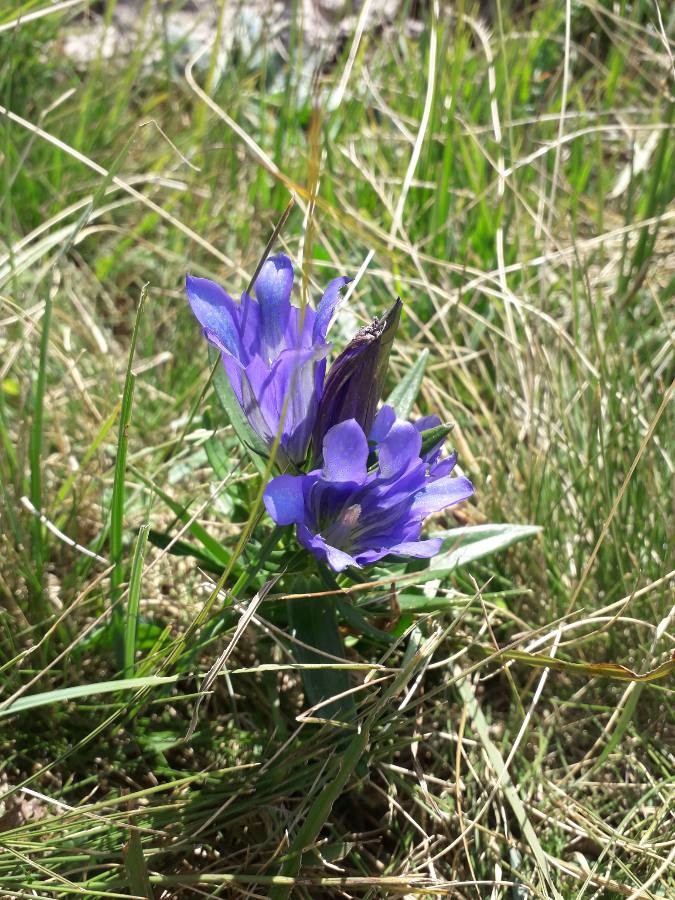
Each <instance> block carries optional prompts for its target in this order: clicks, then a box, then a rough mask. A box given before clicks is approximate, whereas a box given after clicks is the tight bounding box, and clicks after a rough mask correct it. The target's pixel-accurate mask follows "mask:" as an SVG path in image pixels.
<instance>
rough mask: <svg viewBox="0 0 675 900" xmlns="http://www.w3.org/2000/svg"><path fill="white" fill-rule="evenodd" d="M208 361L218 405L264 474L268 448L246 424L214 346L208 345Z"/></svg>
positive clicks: (254, 462) (255, 464)
mask: <svg viewBox="0 0 675 900" xmlns="http://www.w3.org/2000/svg"><path fill="white" fill-rule="evenodd" d="M209 362H210V363H211V365H212V366H214V368H215V371H214V375H213V386H214V388H215V391H216V396H217V397H218V400H219V401H220V405H221V406H222V407H223V409H224V410H225V413H226V414H227V417H228V419H229V420H230V425H231V426H232V428H234V431H235V433H236V435H237V437H238V438H239V440H240V441H241V443H242V444H243V446H244V447H245V448H246V449H247V450H248V454H249V456H250V458H251V462H252V463H253V465H254V466H255V467H256V469H257V470H258V471H259V472H260V474H261V475H263V476H264V475H265V469H266V463H265V460H266V459H267V457H268V455H269V453H268V449H267V447H266V446H265V444H264V443H263V441H262V440H261V438H260V437H258V435H257V434H256V433H255V431H253V429H252V428H251V426H250V425H249V424H248V420H247V419H246V416H245V415H244V413H243V410H242V408H241V406H240V405H239V401H238V400H237V398H236V396H235V393H234V391H233V390H232V385H231V384H230V381H229V379H228V377H227V375H226V373H225V368H224V366H223V365H222V364H221V362H220V354H219V352H218V351H217V350H216V349H215V347H209Z"/></svg>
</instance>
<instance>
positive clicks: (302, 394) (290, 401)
mask: <svg viewBox="0 0 675 900" xmlns="http://www.w3.org/2000/svg"><path fill="white" fill-rule="evenodd" d="M327 353H328V347H327V346H326V345H325V344H324V345H323V346H322V345H318V346H317V347H313V348H310V349H308V350H284V351H283V352H282V353H281V354H280V356H279V358H278V359H277V361H276V362H275V363H274V365H273V366H272V371H271V373H270V377H269V382H270V385H273V389H274V401H273V402H274V404H275V407H276V409H277V410H278V416H277V428H278V424H279V421H280V420H281V419H282V418H283V431H282V434H283V435H284V440H283V442H282V443H283V446H284V449H285V450H286V452H287V453H288V455H289V457H290V458H291V459H292V460H293V462H297V463H301V462H303V460H304V458H305V454H306V451H307V445H308V443H309V439H310V437H311V435H312V426H313V424H314V416H315V415H316V407H317V404H318V399H319V398H318V392H317V385H316V377H315V367H316V363H317V362H319V360H321V359H322V357H325V356H326V354H327Z"/></svg>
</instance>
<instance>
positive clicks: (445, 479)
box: [264, 406, 473, 572]
mask: <svg viewBox="0 0 675 900" xmlns="http://www.w3.org/2000/svg"><path fill="white" fill-rule="evenodd" d="M438 424H440V423H439V420H438V419H437V418H436V417H435V416H434V417H429V418H428V419H425V420H422V422H421V423H418V424H417V426H415V425H412V424H410V423H409V422H403V421H401V420H400V419H396V414H395V412H394V410H393V409H392V408H391V407H390V406H384V407H382V409H381V410H380V412H379V413H378V415H377V416H376V418H375V421H374V423H373V427H372V430H371V432H370V439H371V444H374V452H375V455H376V462H375V463H374V464H373V465H372V466H371V468H370V469H368V461H369V456H370V454H371V447H369V443H368V439H367V438H366V435H365V433H364V431H363V429H362V428H361V426H360V425H359V424H358V423H357V422H356V421H355V420H354V419H347V420H346V421H344V422H341V423H339V424H338V425H334V426H333V427H332V428H330V429H329V431H328V432H327V433H326V435H325V437H324V440H323V468H321V469H316V470H314V471H313V472H310V473H309V474H307V475H298V476H294V475H280V476H278V477H277V478H274V479H272V481H270V483H269V484H268V485H267V487H266V488H265V494H264V500H265V506H266V507H267V511H268V513H269V514H270V516H271V517H272V519H274V521H275V522H276V523H277V524H278V525H293V524H294V525H295V526H296V530H297V536H298V540H299V541H300V543H301V544H302V545H303V547H306V548H307V549H308V550H310V551H311V552H312V553H313V554H314V556H316V557H317V558H318V559H321V560H323V561H324V562H327V563H328V565H329V566H331V567H332V568H333V569H335V571H336V572H341V571H343V570H344V569H346V568H347V566H357V567H360V566H366V565H369V564H371V563H375V562H377V561H378V560H380V559H382V558H383V557H385V556H417V557H431V556H434V555H435V554H436V553H438V551H439V550H440V546H441V541H440V539H437V538H436V539H431V540H420V534H421V531H422V523H423V521H424V519H425V518H426V517H427V516H428V515H430V514H431V513H434V512H439V511H440V510H442V509H445V508H446V507H448V506H452V505H453V504H455V503H459V502H460V501H462V500H466V499H467V498H468V497H470V496H471V495H472V494H473V485H472V484H471V482H470V481H469V480H468V479H467V478H464V477H463V476H454V477H452V476H451V472H452V470H453V468H454V467H455V463H456V462H457V456H456V454H453V455H452V456H450V457H448V458H447V459H440V452H441V447H440V446H438V445H436V446H434V447H432V448H431V449H430V450H428V451H427V452H424V451H423V450H422V433H421V432H422V430H427V429H428V428H430V427H435V426H437V425H438ZM371 458H372V457H371Z"/></svg>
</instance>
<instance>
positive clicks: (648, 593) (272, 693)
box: [0, 0, 675, 900]
mask: <svg viewBox="0 0 675 900" xmlns="http://www.w3.org/2000/svg"><path fill="white" fill-rule="evenodd" d="M122 5H123V4H122V3H121V0H120V2H119V3H118V4H115V3H114V2H113V3H107V4H105V5H102V6H104V11H103V12H102V13H101V12H100V11H99V10H98V7H97V6H94V5H92V6H91V8H90V7H89V5H88V4H84V3H82V4H79V3H68V2H64V3H59V4H54V5H53V7H52V6H49V5H47V4H42V5H41V4H40V3H36V2H30V3H26V2H24V3H21V4H14V7H15V8H14V9H9V8H6V7H7V5H5V6H4V7H3V8H2V9H1V10H0V120H1V125H0V164H1V165H0V170H1V172H2V175H1V177H0V598H2V603H1V604H0V673H1V674H0V678H1V679H2V682H1V683H2V696H1V698H0V716H2V719H3V721H2V725H3V728H2V729H1V730H0V750H1V752H0V758H1V760H2V762H1V763H0V844H1V845H2V849H3V852H2V853H0V894H2V896H3V897H5V896H6V897H36V896H37V897H65V896H68V897H70V896H73V897H78V896H100V897H116V896H125V897H128V896H130V895H131V896H136V897H154V898H157V900H159V898H168V897H198V896H233V897H237V896H244V897H262V896H271V897H284V896H290V895H291V894H292V895H293V896H297V897H307V898H310V897H311V898H316V897H333V896H334V897H337V896H346V897H370V898H375V897H385V896H398V895H400V896H428V897H435V896H458V897H467V898H468V897H482V896H485V897H487V896H490V897H501V896H507V894H508V892H509V891H510V892H511V896H513V897H519V898H523V897H545V898H556V897H565V898H567V897H574V898H579V900H581V898H586V897H588V898H591V897H598V898H600V897H602V898H614V897H630V898H637V897H666V896H670V895H672V894H673V892H674V891H675V878H674V876H673V872H674V871H675V869H674V867H673V862H674V854H675V849H674V843H673V840H674V837H675V826H674V822H673V809H674V808H675V802H674V796H673V785H674V783H673V775H674V764H673V763H674V761H673V739H674V738H675V720H674V718H673V703H672V675H671V676H670V677H668V676H667V675H665V671H666V669H667V664H668V661H669V659H670V658H671V655H672V653H673V650H674V649H675V648H674V647H673V639H672V633H673V628H672V625H673V608H672V578H673V571H672V559H673V552H672V551H673V546H672V527H671V525H670V519H671V517H672V503H671V491H672V476H673V460H672V452H671V443H672V442H671V441H670V440H669V438H670V436H671V435H672V428H673V422H672V403H671V402H670V400H671V398H672V390H673V388H672V376H673V340H672V329H673V318H672V298H673V284H674V282H673V272H672V259H673V250H674V247H673V219H674V217H675V210H674V209H673V205H672V202H673V195H674V187H675V185H674V182H673V179H674V177H675V176H674V173H675V159H674V151H673V141H672V109H673V104H672V90H673V80H672V79H673V69H672V59H673V46H672V39H671V38H670V37H669V30H668V29H669V28H670V27H671V26H672V24H673V23H672V14H670V13H669V11H668V9H667V7H666V6H665V5H663V4H661V5H659V4H645V3H633V4H627V3H619V4H614V5H611V4H602V3H586V2H583V3H579V4H571V3H566V4H554V3H545V2H541V3H534V4H530V5H529V6H528V5H525V6H523V5H522V4H503V3H501V2H498V3H496V4H489V5H486V4H480V5H478V4H471V3H460V4H458V5H457V6H456V7H453V8H451V9H450V8H445V7H444V8H442V9H441V8H440V7H439V6H438V4H436V3H432V4H430V5H426V4H422V5H419V4H409V3H406V4H403V5H402V8H401V9H400V10H399V12H398V13H397V14H396V15H395V17H393V18H391V19H389V20H382V21H380V22H379V23H377V24H375V25H372V24H370V23H366V27H365V28H363V29H360V27H359V24H358V20H357V19H355V20H354V21H353V22H351V25H350V26H349V27H346V28H345V29H344V33H343V36H342V37H341V38H340V39H339V40H338V39H336V38H335V35H332V37H331V40H329V41H327V42H325V43H324V44H322V45H321V46H320V47H319V49H313V48H312V46H311V41H308V40H307V38H306V36H305V32H304V31H303V28H306V27H307V21H306V20H305V19H303V17H302V16H301V14H300V9H299V6H298V10H297V12H296V13H294V17H293V18H292V21H291V22H290V24H289V26H288V28H286V29H282V30H281V31H279V30H278V29H277V28H276V27H275V24H274V22H273V21H272V20H270V21H264V22H263V25H262V28H261V29H260V30H259V32H255V30H254V31H253V32H251V33H249V34H248V37H247V34H246V31H245V27H244V24H245V21H248V20H246V19H245V17H243V14H240V15H239V17H238V18H237V19H236V22H235V24H236V25H237V27H236V28H235V27H234V26H232V27H230V25H229V22H230V20H229V19H227V18H226V16H227V14H228V9H229V6H230V5H229V4H219V6H220V7H222V8H221V13H222V15H221V16H220V21H219V23H217V24H216V25H215V27H214V28H213V29H212V30H211V31H210V32H208V30H207V35H208V37H209V38H213V37H218V36H220V38H222V40H223V46H224V47H226V48H227V52H226V53H225V54H224V55H219V54H218V53H216V52H215V51H213V52H212V50H211V49H210V45H209V44H208V42H207V43H205V44H204V43H203V41H204V32H203V30H202V31H200V25H201V21H202V18H203V17H204V16H205V15H206V13H204V12H203V11H202V10H201V8H199V9H198V10H197V11H196V12H193V21H192V26H193V27H192V28H191V29H189V30H188V32H184V33H183V35H182V36H177V35H176V33H175V31H172V30H171V29H170V28H169V27H168V24H167V23H168V22H169V18H170V15H171V14H172V12H175V10H176V9H178V8H179V7H180V6H181V4H180V3H179V2H175V3H172V4H168V5H166V8H165V9H164V18H162V17H159V16H156V15H155V6H154V5H153V4H150V3H147V4H143V5H142V8H141V12H140V14H139V15H138V17H137V20H136V27H135V28H134V29H130V30H129V29H127V32H126V33H125V34H124V47H125V49H124V50H120V51H119V52H117V53H115V54H113V55H112V56H108V55H107V54H106V53H105V52H104V51H105V42H104V41H103V38H101V43H100V45H98V46H95V48H94V49H95V53H94V55H93V59H91V60H90V61H89V62H86V63H78V62H76V61H74V60H73V58H72V57H69V56H68V55H67V54H66V52H65V50H66V48H67V47H68V46H71V47H72V40H73V39H74V38H75V36H76V35H78V34H81V33H85V34H86V33H87V32H90V33H92V32H94V28H95V25H96V23H97V22H98V21H100V20H99V18H97V17H99V16H101V17H102V18H101V20H102V21H103V22H107V23H108V24H110V23H111V22H114V21H117V17H118V14H119V12H120V9H118V8H117V7H120V8H121V7H122ZM300 6H301V5H300ZM373 6H376V4H373ZM293 9H295V5H293ZM183 21H185V20H183ZM363 21H364V22H365V20H363ZM242 23H244V24H242ZM240 26H241V27H240ZM333 27H336V26H333ZM231 34H235V35H238V37H236V39H234V40H233V41H230V36H231ZM315 37H316V35H315ZM317 98H318V117H317V114H316V113H315V112H314V111H313V110H314V107H315V106H316V104H317ZM317 176H318V177H317ZM291 197H292V198H294V200H295V206H294V209H293V210H292V212H291V213H290V215H289V217H288V220H287V221H286V222H285V224H284V227H283V228H282V229H281V230H280V233H279V236H278V241H277V247H278V248H279V249H284V250H285V251H287V252H288V253H289V254H290V255H291V256H292V257H293V259H294V260H295V261H296V262H300V263H301V265H302V273H303V279H304V281H303V283H304V284H306V286H307V289H308V292H309V295H310V296H311V297H313V298H316V295H317V294H316V291H317V289H318V285H320V284H325V282H326V281H327V279H328V278H329V277H332V276H333V275H337V274H350V275H354V274H355V273H356V272H357V271H358V270H359V268H360V267H361V266H362V264H363V263H364V261H366V260H367V261H368V265H367V266H366V267H365V270H364V272H363V277H362V278H361V280H360V281H359V284H358V287H357V289H356V291H355V292H354V295H353V296H352V298H351V301H350V304H349V308H348V310H346V311H345V312H344V313H343V315H342V318H341V319H340V321H339V322H338V324H337V327H336V331H335V342H336V344H338V345H341V343H342V342H343V341H344V340H345V339H346V338H347V337H348V336H349V335H350V334H351V332H352V331H353V328H354V327H355V326H356V325H358V324H362V323H363V322H365V321H366V320H367V319H368V318H369V317H370V316H372V315H373V314H375V313H380V312H382V310H384V309H385V308H386V307H387V306H388V305H389V304H390V303H391V299H392V297H393V296H394V295H396V294H400V296H401V297H402V299H403V301H404V304H405V307H404V308H405V314H404V319H403V323H402V327H401V332H400V337H399V340H398V343H397V349H396V355H395V356H394V358H393V359H392V363H391V368H390V386H389V387H390V389H392V390H396V386H397V385H400V383H401V381H402V380H403V379H404V376H405V375H406V374H409V373H411V372H412V373H413V375H412V376H411V377H413V380H415V379H414V374H415V372H418V373H421V371H422V370H423V368H424V365H425V363H424V360H426V373H425V375H424V378H423V379H422V380H421V394H420V395H419V396H418V401H417V405H418V408H419V411H420V412H422V413H424V414H427V413H431V412H435V413H438V414H439V415H440V416H441V418H442V419H443V421H448V422H454V423H455V427H454V430H453V432H452V439H453V441H454V443H455V445H456V447H457V449H458V451H459V455H460V461H461V465H462V466H463V468H464V470H465V471H466V472H467V474H469V475H470V476H471V477H472V479H473V481H474V482H475V484H476V486H477V494H476V502H475V503H472V504H471V505H469V506H467V507H465V508H462V509H461V510H460V511H459V513H458V515H457V516H456V517H452V518H447V519H441V520H440V521H438V522H435V523H434V528H435V529H436V530H443V529H449V528H451V527H456V526H460V527H463V526H476V525H486V524H489V523H518V524H523V525H535V526H541V531H540V532H539V533H538V535H537V536H536V537H532V533H531V532H526V533H527V534H528V536H529V537H530V539H529V540H528V541H525V542H522V543H518V544H517V545H514V546H513V547H511V548H510V549H509V550H508V551H507V552H504V553H502V554H501V555H490V556H485V555H482V554H481V553H480V552H478V549H477V548H476V547H474V548H473V552H472V551H471V548H470V547H469V548H467V547H464V546H463V547H462V550H463V551H464V552H465V554H466V556H465V557H463V559H465V564H464V565H463V566H462V567H461V568H456V562H457V558H458V557H457V556H454V557H452V558H450V557H446V558H445V564H446V565H445V568H443V567H442V566H441V567H440V568H438V569H436V570H435V571H434V570H430V571H424V572H422V571H421V572H420V573H419V578H417V579H416V580H414V581H412V580H411V582H410V583H404V584H399V585H397V586H396V589H395V590H393V589H392V587H391V585H390V584H372V583H370V582H364V584H363V585H362V586H359V587H358V589H355V590H354V591H353V592H352V594H351V595H350V596H351V598H352V600H353V604H352V605H349V604H346V603H345V606H344V610H345V612H344V615H345V616H352V617H353V618H352V619H351V624H350V623H349V622H348V621H347V620H345V621H346V624H345V625H344V627H343V634H344V638H345V641H346V644H347V648H348V660H349V663H348V664H349V667H350V672H351V684H352V685H353V686H354V687H355V688H357V689H356V690H355V692H354V694H353V698H354V703H355V705H356V716H357V727H356V728H355V729H354V730H348V729H344V728H342V729H340V728H338V727H336V726H335V725H334V724H326V723H325V722H324V721H323V720H322V719H321V717H320V710H319V711H318V712H315V713H312V712H311V711H309V712H308V707H309V704H308V703H307V701H306V700H305V698H304V697H303V693H302V681H301V677H300V671H299V665H300V664H299V663H298V662H297V660H298V659H300V658H301V655H302V654H301V653H298V654H294V653H293V648H294V640H295V641H297V638H294V637H293V636H292V635H289V634H288V633H287V632H286V631H285V630H284V629H283V628H281V627H280V625H279V621H280V617H279V608H280V604H281V603H283V602H285V598H283V597H280V596H279V595H278V594H275V593H274V589H273V588H272V590H271V591H270V593H269V594H268V595H267V596H260V595H259V591H260V587H261V585H260V560H261V559H263V558H264V559H267V561H268V565H269V566H274V565H275V564H277V562H278V561H279V559H280V557H279V555H278V554H279V551H278V548H277V540H278V537H279V536H278V535H276V534H275V533H274V532H272V529H271V527H270V526H269V523H266V522H265V521H263V523H262V526H261V529H262V530H261V529H258V530H253V531H251V530H250V526H251V525H252V524H253V520H252V518H251V516H252V510H254V509H255V507H256V504H257V503H258V502H259V490H260V481H259V478H260V475H259V472H258V471H257V470H256V469H255V468H254V467H253V466H251V464H250V463H249V462H248V459H247V457H246V456H245V455H244V454H243V453H242V451H241V448H240V444H239V442H238V441H237V439H236V436H235V434H234V433H233V431H232V428H231V427H230V425H229V423H228V421H227V418H226V416H225V415H224V413H223V411H222V407H221V406H220V404H219V402H218V400H217V396H216V393H215V392H214V390H213V386H212V385H211V384H210V383H209V378H210V370H211V367H210V365H209V361H208V358H207V354H206V352H205V350H204V346H203V344H202V339H201V337H200V335H199V333H198V329H197V328H196V327H195V325H194V322H193V321H192V320H191V317H190V314H189V311H188V310H187V304H186V302H185V299H184V296H183V279H184V275H185V272H186V270H190V271H192V272H195V273H196V274H201V275H207V276H211V277H213V278H216V279H217V280H219V281H221V282H222V283H224V284H225V285H226V286H227V287H228V288H229V290H230V291H231V292H232V293H237V292H239V291H241V290H243V289H244V288H245V287H246V285H247V284H248V282H249V280H250V278H251V276H252V275H253V272H254V270H255V267H256V265H257V263H258V260H259V257H260V254H261V252H262V250H263V248H264V247H265V245H266V243H267V241H268V239H269V237H270V235H271V234H272V232H273V230H274V228H275V226H276V225H277V224H278V223H279V221H280V219H281V218H282V215H283V213H284V210H286V209H287V206H288V203H289V199H290V198H291ZM308 206H309V208H310V213H311V214H309V213H308V212H307V210H308ZM146 284H147V297H146V301H145V306H144V310H143V315H142V316H141V315H140V310H139V297H141V296H142V295H143V296H144V291H145V290H146V289H145V287H144V286H145V285H146ZM406 383H410V382H406ZM132 392H133V405H132ZM399 393H400V388H399ZM22 498H24V499H23V501H22ZM26 500H27V501H29V502H28V503H27V502H26ZM31 506H32V508H33V512H31V511H30V508H31ZM40 514H41V515H42V517H43V518H42V519H41V518H40V517H39V515H40ZM474 534H475V533H474ZM481 534H482V537H483V538H484V539H485V540H490V539H492V540H494V541H497V543H499V540H500V538H499V535H498V533H497V532H492V531H487V530H486V531H484V532H482V533H481ZM523 534H525V532H524V533H523ZM63 536H65V538H67V539H64V537H63ZM453 540H456V536H455V538H452V537H449V538H448V544H447V547H446V551H447V553H448V554H452V553H453V552H455V553H456V552H457V547H456V546H455V545H454V544H453ZM74 544H75V545H80V546H81V547H84V548H86V549H87V550H89V551H90V552H89V554H85V553H82V552H81V551H80V549H78V547H77V546H74ZM439 565H440V564H439ZM224 570H227V573H228V574H227V577H226V582H227V583H226V584H224V585H222V584H221V585H220V587H221V588H222V587H225V589H233V588H236V590H231V592H230V593H229V594H225V593H223V591H218V590H216V588H217V587H218V585H219V579H220V580H222V577H221V576H222V573H223V571H224ZM300 600H305V601H306V602H308V603H311V602H312V598H311V597H309V598H307V597H305V598H296V602H299V601H300ZM252 603H255V606H253V607H252V606H250V604H252ZM244 615H247V616H248V618H247V619H243V620H242V616H244ZM242 621H243V622H245V623H247V627H246V628H243V627H238V626H241V623H242ZM223 653H225V654H226V664H225V668H224V669H223V670H222V671H221V673H220V675H219V676H218V677H214V678H213V679H212V684H211V686H210V692H209V694H208V696H203V695H200V690H201V687H202V685H203V679H204V676H206V675H207V673H209V672H210V671H211V670H212V667H213V665H214V663H215V662H216V661H217V660H218V659H219V658H221V654H223ZM535 653H536V654H544V655H545V656H546V657H547V659H548V660H549V662H550V665H549V666H548V667H546V668H542V667H541V661H540V664H539V665H536V661H534V662H533V661H532V659H530V658H528V654H529V655H530V656H531V655H532V654H535ZM309 664H311V663H309ZM598 664H616V666H623V667H626V668H625V670H620V669H618V668H617V667H616V666H615V667H614V668H611V667H608V668H604V669H603V668H602V667H601V666H600V665H598ZM331 665H333V666H334V665H336V663H335V660H333V659H330V658H328V657H326V662H325V666H326V667H330V666H331ZM654 670H656V674H657V675H659V677H658V678H655V679H654V680H649V677H650V676H649V673H650V672H652V671H654ZM662 674H663V675H664V677H660V676H661V675H662ZM640 676H642V680H640ZM199 704H201V705H199ZM196 708H197V721H196V725H197V727H196V730H195V733H194V734H193V735H192V737H191V738H190V739H189V740H188V739H186V734H187V732H188V728H189V726H190V722H191V719H192V717H193V715H194V714H195V709H196Z"/></svg>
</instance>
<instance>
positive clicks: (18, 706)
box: [0, 675, 180, 719]
mask: <svg viewBox="0 0 675 900" xmlns="http://www.w3.org/2000/svg"><path fill="white" fill-rule="evenodd" d="M179 677H180V676H179V675H148V676H147V677H146V678H120V679H119V680H117V681H99V682H96V683H95V684H76V685H74V686H73V687H66V688H57V690H55V691H43V692H42V693H40V694H28V695H27V696H23V697H19V698H18V700H15V701H14V703H11V704H10V705H9V706H5V707H4V708H0V719H1V718H4V717H5V716H13V715H15V714H16V713H18V712H26V710H29V709H36V708H37V707H39V706H51V705H52V704H54V703H65V702H66V701H68V700H77V699H78V698H80V697H92V696H94V695H95V694H114V693H119V692H121V691H137V690H140V689H141V688H151V687H158V686H160V685H164V684H175V683H176V681H178V679H179Z"/></svg>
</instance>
